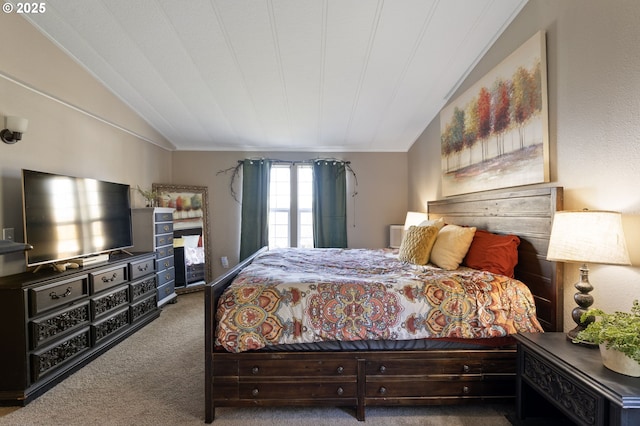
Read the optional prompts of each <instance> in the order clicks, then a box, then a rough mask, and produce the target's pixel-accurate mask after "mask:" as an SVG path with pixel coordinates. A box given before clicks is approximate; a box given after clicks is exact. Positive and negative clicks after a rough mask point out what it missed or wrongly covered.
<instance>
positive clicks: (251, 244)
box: [240, 160, 271, 260]
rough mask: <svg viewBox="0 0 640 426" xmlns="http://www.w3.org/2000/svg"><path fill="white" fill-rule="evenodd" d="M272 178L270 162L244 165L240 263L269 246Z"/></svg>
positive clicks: (260, 161) (259, 161) (264, 161)
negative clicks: (270, 187) (270, 182)
mask: <svg viewBox="0 0 640 426" xmlns="http://www.w3.org/2000/svg"><path fill="white" fill-rule="evenodd" d="M270 175H271V161H270V160H244V161H243V164H242V225H241V231H240V260H244V259H246V258H247V257H249V256H250V255H251V254H253V253H255V252H256V251H257V250H259V249H260V248H262V247H264V246H266V245H269V178H270Z"/></svg>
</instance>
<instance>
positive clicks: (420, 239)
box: [398, 226, 438, 265]
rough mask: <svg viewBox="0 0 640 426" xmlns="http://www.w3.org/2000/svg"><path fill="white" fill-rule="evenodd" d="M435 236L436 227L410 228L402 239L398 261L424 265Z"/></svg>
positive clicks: (427, 260)
mask: <svg viewBox="0 0 640 426" xmlns="http://www.w3.org/2000/svg"><path fill="white" fill-rule="evenodd" d="M437 236H438V228H437V227H436V226H410V227H409V229H407V230H406V231H405V233H404V236H403V237H402V242H401V243H400V250H399V252H398V259H400V260H401V261H403V262H410V263H414V264H416V265H426V264H427V262H429V254H431V248H432V247H433V243H434V242H435V241H436V237H437Z"/></svg>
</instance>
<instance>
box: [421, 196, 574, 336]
mask: <svg viewBox="0 0 640 426" xmlns="http://www.w3.org/2000/svg"><path fill="white" fill-rule="evenodd" d="M562 208H563V190H562V187H539V188H530V187H522V188H516V189H510V190H499V191H487V192H479V193H474V194H465V195H456V196H452V197H447V198H445V199H442V200H437V201H430V202H429V203H428V212H429V218H430V219H438V218H440V217H443V218H444V220H445V222H446V223H451V224H456V225H467V226H475V227H477V228H478V229H485V230H487V231H490V232H494V233H497V234H514V235H517V236H518V237H519V238H520V246H519V248H518V266H517V267H516V270H515V275H516V278H517V279H519V280H520V281H522V282H524V283H525V284H527V286H528V287H529V288H530V289H531V293H533V296H534V298H535V301H536V311H537V315H538V320H539V321H540V323H541V324H542V326H543V327H544V329H545V330H546V331H562V322H563V312H562V311H563V286H562V274H563V265H562V263H557V262H550V261H548V260H546V257H547V248H548V246H549V236H550V234H551V224H552V223H553V215H554V213H555V212H556V211H558V210H562Z"/></svg>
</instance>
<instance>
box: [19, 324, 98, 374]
mask: <svg viewBox="0 0 640 426" xmlns="http://www.w3.org/2000/svg"><path fill="white" fill-rule="evenodd" d="M90 346H91V339H90V329H89V327H86V328H84V329H82V330H80V331H78V332H77V333H74V334H72V335H71V336H69V337H67V338H66V339H64V340H62V341H60V342H58V343H56V344H54V345H52V346H49V347H47V348H44V349H41V350H39V351H37V352H34V353H32V354H31V380H32V382H35V381H37V380H39V379H40V378H41V377H42V376H44V375H46V374H48V373H49V372H51V371H53V370H55V369H56V367H58V366H60V365H62V364H64V363H66V362H67V361H69V360H71V359H73V358H75V357H77V356H78V355H80V354H81V353H83V352H85V351H87V350H88V349H89V348H90Z"/></svg>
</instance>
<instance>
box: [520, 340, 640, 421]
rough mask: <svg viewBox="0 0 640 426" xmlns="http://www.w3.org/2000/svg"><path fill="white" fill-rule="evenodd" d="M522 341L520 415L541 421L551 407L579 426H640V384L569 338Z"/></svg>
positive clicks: (598, 354) (591, 349)
mask: <svg viewBox="0 0 640 426" xmlns="http://www.w3.org/2000/svg"><path fill="white" fill-rule="evenodd" d="M516 339H517V341H518V376H517V398H516V399H517V410H518V417H519V418H520V419H523V418H526V417H529V416H540V415H541V414H543V413H542V411H544V408H542V404H541V403H540V401H541V398H540V397H542V399H543V401H542V402H545V401H546V402H549V403H550V404H552V405H553V406H554V407H555V408H556V409H558V410H559V411H560V412H561V413H562V414H564V415H565V416H566V417H567V418H568V419H571V420H572V421H573V422H575V423H576V424H579V425H598V426H600V425H624V426H632V425H633V426H635V425H640V378H636V377H629V376H625V375H623V374H618V373H615V372H613V371H611V370H609V369H607V368H606V367H605V366H604V365H602V359H601V357H600V351H599V350H598V349H597V348H589V347H585V346H580V345H577V344H574V343H571V342H570V341H569V340H567V338H566V335H565V334H564V333H525V334H520V335H517V336H516Z"/></svg>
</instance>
